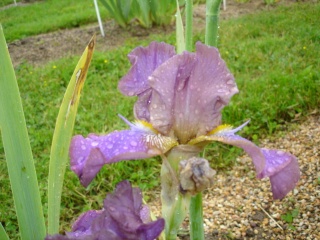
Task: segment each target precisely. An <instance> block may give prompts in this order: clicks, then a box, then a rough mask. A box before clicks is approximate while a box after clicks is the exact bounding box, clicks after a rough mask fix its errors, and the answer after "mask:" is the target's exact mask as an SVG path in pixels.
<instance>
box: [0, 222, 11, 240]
mask: <svg viewBox="0 0 320 240" xmlns="http://www.w3.org/2000/svg"><path fill="white" fill-rule="evenodd" d="M0 239H2V240H9V237H8V234H7V233H6V230H4V228H3V226H2V224H1V222H0Z"/></svg>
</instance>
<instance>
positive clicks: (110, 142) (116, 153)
mask: <svg viewBox="0 0 320 240" xmlns="http://www.w3.org/2000/svg"><path fill="white" fill-rule="evenodd" d="M143 136H144V133H143V132H141V131H133V130H124V131H116V132H112V133H110V134H108V135H103V136H97V135H93V134H90V135H89V136H88V137H87V138H84V137H82V136H80V135H78V136H75V137H73V139H72V141H71V145H70V159H71V160H70V164H71V170H72V171H74V172H75V173H76V174H77V175H78V177H79V178H80V181H81V183H82V185H84V186H88V184H89V183H90V182H91V181H92V179H93V178H94V177H95V176H96V174H97V173H98V172H99V171H100V169H101V167H102V166H103V165H104V164H109V163H114V162H117V161H120V160H131V159H143V158H148V157H151V156H154V155H155V152H153V153H151V152H150V151H149V150H150V148H149V147H148V146H147V144H146V143H145V142H144V141H143Z"/></svg>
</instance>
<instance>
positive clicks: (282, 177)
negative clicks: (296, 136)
mask: <svg viewBox="0 0 320 240" xmlns="http://www.w3.org/2000/svg"><path fill="white" fill-rule="evenodd" d="M261 151H262V152H263V154H264V156H265V158H266V163H267V164H266V168H265V170H264V171H263V173H262V175H261V178H262V177H265V176H268V177H269V178H270V182H271V188H272V193H273V198H274V199H282V198H284V197H285V196H286V195H287V193H288V192H290V191H291V190H292V189H293V188H294V187H295V186H296V184H297V183H298V181H299V178H300V169H299V165H298V161H297V158H296V157H295V156H293V155H292V154H289V153H286V152H283V151H279V150H270V149H264V148H262V149H261Z"/></svg>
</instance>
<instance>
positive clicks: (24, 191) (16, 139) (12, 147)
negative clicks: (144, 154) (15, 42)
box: [0, 25, 46, 240]
mask: <svg viewBox="0 0 320 240" xmlns="http://www.w3.org/2000/svg"><path fill="white" fill-rule="evenodd" d="M0 59H1V60H0V128H1V135H2V140H3V146H4V151H5V156H6V160H7V167H8V172H9V178H10V183H11V190H12V193H13V200H14V205H15V209H16V214H17V218H18V223H19V230H20V235H21V239H27V240H28V239H36V240H38V239H43V238H44V237H45V235H46V229H45V223H44V216H43V211H42V205H41V198H40V192H39V187H38V181H37V175H36V170H35V166H34V161H33V156H32V152H31V147H30V141H29V136H28V132H27V126H26V121H25V117H24V113H23V108H22V103H21V98H20V93H19V88H18V84H17V80H16V76H15V73H14V69H13V66H12V63H11V60H10V56H9V52H8V47H7V44H6V41H5V38H4V35H3V30H2V27H1V25H0Z"/></svg>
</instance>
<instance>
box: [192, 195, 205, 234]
mask: <svg viewBox="0 0 320 240" xmlns="http://www.w3.org/2000/svg"><path fill="white" fill-rule="evenodd" d="M190 239H197V240H204V229H203V213H202V193H198V194H197V195H196V196H194V197H192V198H191V201H190Z"/></svg>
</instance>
